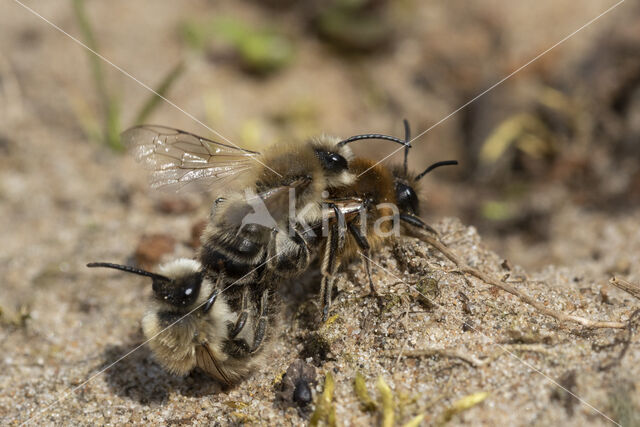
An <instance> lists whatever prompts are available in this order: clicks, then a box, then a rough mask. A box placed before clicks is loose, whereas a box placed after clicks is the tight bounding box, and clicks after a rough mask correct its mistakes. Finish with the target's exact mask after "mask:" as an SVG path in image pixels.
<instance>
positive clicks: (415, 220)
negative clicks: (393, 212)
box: [400, 213, 439, 236]
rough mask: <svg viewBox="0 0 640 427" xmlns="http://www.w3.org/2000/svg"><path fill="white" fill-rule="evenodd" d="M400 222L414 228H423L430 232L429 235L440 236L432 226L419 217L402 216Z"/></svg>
mask: <svg viewBox="0 0 640 427" xmlns="http://www.w3.org/2000/svg"><path fill="white" fill-rule="evenodd" d="M400 220H401V221H404V222H406V223H407V224H410V225H413V226H414V227H418V228H422V229H423V230H426V231H428V232H429V233H433V234H435V235H436V236H438V235H439V234H438V232H437V231H436V230H434V229H433V228H432V227H431V226H430V225H428V224H425V223H424V221H422V220H421V219H420V218H418V217H417V216H413V215H409V214H404V213H402V214H400Z"/></svg>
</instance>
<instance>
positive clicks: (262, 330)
mask: <svg viewBox="0 0 640 427" xmlns="http://www.w3.org/2000/svg"><path fill="white" fill-rule="evenodd" d="M268 300H269V290H268V289H265V290H264V291H263V292H262V296H261V297H260V317H259V318H258V320H257V322H256V329H255V331H254V333H253V346H252V347H251V350H250V353H255V352H256V351H258V350H259V349H260V346H261V345H262V343H263V342H264V337H265V335H266V333H267V323H268V321H269V319H268V314H267V310H268V306H269V302H268Z"/></svg>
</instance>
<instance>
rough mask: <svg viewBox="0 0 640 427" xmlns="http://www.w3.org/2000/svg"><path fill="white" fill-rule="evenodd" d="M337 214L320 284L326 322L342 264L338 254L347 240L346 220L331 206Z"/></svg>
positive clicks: (326, 251)
mask: <svg viewBox="0 0 640 427" xmlns="http://www.w3.org/2000/svg"><path fill="white" fill-rule="evenodd" d="M329 206H330V207H332V208H333V210H334V212H335V213H336V218H337V219H338V221H337V223H332V224H331V225H330V226H329V238H328V240H327V244H326V247H325V251H324V258H323V260H322V267H321V273H322V282H321V284H320V301H321V302H322V321H323V322H324V321H326V320H327V317H329V307H330V306H331V292H332V291H333V279H334V275H335V274H336V271H337V270H338V267H339V265H340V262H339V260H338V257H337V255H338V252H339V251H340V250H342V248H343V247H344V240H345V234H346V233H345V228H346V227H345V224H346V222H345V219H344V215H343V214H342V211H340V209H338V207H337V206H336V205H334V204H330V205H329Z"/></svg>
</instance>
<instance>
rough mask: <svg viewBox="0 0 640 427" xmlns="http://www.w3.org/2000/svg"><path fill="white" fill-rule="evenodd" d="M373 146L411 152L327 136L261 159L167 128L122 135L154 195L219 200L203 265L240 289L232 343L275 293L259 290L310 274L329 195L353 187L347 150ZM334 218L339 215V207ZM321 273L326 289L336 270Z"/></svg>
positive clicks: (234, 291)
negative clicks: (251, 304) (165, 192)
mask: <svg viewBox="0 0 640 427" xmlns="http://www.w3.org/2000/svg"><path fill="white" fill-rule="evenodd" d="M367 139H383V140H388V141H392V142H395V143H398V144H402V145H404V146H406V145H408V141H406V140H402V139H398V138H395V137H392V136H388V135H381V134H364V135H355V136H352V137H350V138H347V139H343V140H340V139H338V138H333V137H328V136H323V137H319V138H312V139H310V140H308V141H306V142H304V143H294V142H291V143H285V144H280V145H276V146H274V147H270V148H269V149H267V150H266V151H265V152H264V154H261V153H258V152H255V151H249V150H244V149H242V148H238V147H234V146H231V145H228V144H222V143H219V142H215V141H212V140H209V139H206V138H203V137H199V136H197V135H194V134H192V133H189V132H185V131H180V130H176V129H171V128H166V127H163V126H138V127H134V128H132V129H130V130H128V131H126V132H125V133H124V134H123V140H124V141H125V142H126V143H127V144H129V145H131V146H132V147H133V152H134V155H135V157H136V159H137V160H138V161H139V162H141V163H142V164H143V165H145V166H146V167H148V168H150V169H151V170H152V173H151V186H152V187H156V188H157V187H169V188H176V189H183V188H186V187H189V186H191V187H193V186H200V187H201V188H204V189H206V190H207V191H210V192H213V193H214V194H216V196H217V198H216V201H215V203H214V206H213V207H212V210H211V215H210V221H209V223H208V225H207V227H206V230H205V232H204V233H203V236H202V239H201V240H202V247H201V249H200V252H199V254H198V259H199V261H200V262H201V263H202V266H203V268H204V271H206V272H208V274H213V275H215V276H216V277H218V278H219V280H221V282H222V284H223V285H227V284H231V283H233V284H234V286H233V287H231V288H230V289H229V290H228V292H227V293H228V295H229V298H230V299H231V304H232V308H233V309H234V310H237V311H238V312H239V313H240V315H239V316H238V319H237V321H236V324H235V327H234V328H233V330H232V331H231V337H232V338H233V337H234V336H235V335H236V334H239V333H240V332H241V331H242V329H243V327H244V325H245V322H246V318H247V316H248V315H249V310H248V306H247V304H248V301H250V300H251V299H258V300H259V299H261V298H262V296H261V295H260V294H259V292H266V289H268V288H269V286H263V285H261V284H264V283H278V282H280V281H281V280H282V279H283V278H287V277H291V276H294V275H296V274H299V273H301V272H303V271H305V270H306V269H307V268H308V266H309V264H310V263H311V261H312V260H313V259H314V258H315V257H316V254H317V252H318V250H321V248H322V246H323V245H324V242H325V240H326V237H327V236H325V235H322V233H320V235H319V234H318V231H323V230H320V228H321V225H322V224H323V219H324V217H325V215H324V214H325V209H323V198H324V197H326V195H327V194H329V193H328V191H329V190H331V189H338V188H348V187H349V186H350V185H353V183H354V182H355V179H356V176H355V175H354V173H353V171H352V170H351V169H350V167H349V163H350V161H351V160H352V159H353V153H352V152H351V149H350V148H349V146H348V144H350V143H352V142H355V141H360V140H367ZM224 187H226V188H224ZM223 188H224V189H223ZM334 214H336V215H341V211H340V210H338V209H337V207H334ZM326 228H327V227H326ZM334 228H335V225H334V224H333V223H332V224H330V225H329V226H328V229H330V231H329V234H330V236H329V240H331V239H335V238H336V232H335V231H331V230H333V229H334ZM325 258H326V257H325ZM322 271H323V275H324V277H325V278H324V279H323V284H324V282H325V281H327V280H328V278H330V277H332V275H333V273H334V268H333V266H332V265H329V264H327V263H323V267H322ZM267 300H268V299H267ZM236 302H238V304H237V305H236Z"/></svg>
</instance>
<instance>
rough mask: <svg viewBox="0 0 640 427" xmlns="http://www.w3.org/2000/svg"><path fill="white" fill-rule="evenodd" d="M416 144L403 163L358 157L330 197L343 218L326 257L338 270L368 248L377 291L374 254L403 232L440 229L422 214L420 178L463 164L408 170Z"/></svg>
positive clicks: (326, 290)
mask: <svg viewBox="0 0 640 427" xmlns="http://www.w3.org/2000/svg"><path fill="white" fill-rule="evenodd" d="M404 127H405V141H409V140H410V139H411V131H410V127H409V123H408V122H407V121H406V120H405V121H404ZM409 149H410V146H409V144H407V145H406V146H405V152H404V164H403V166H393V167H387V166H385V165H383V164H380V163H378V162H376V161H374V160H370V159H364V158H355V159H353V160H352V161H351V162H350V164H349V170H350V172H351V173H352V174H353V175H355V176H356V180H355V182H353V183H352V184H351V185H349V186H344V187H340V188H332V189H331V190H330V191H329V193H330V194H329V196H328V197H327V198H326V199H325V203H326V204H327V205H328V206H330V207H331V209H332V210H334V211H335V212H336V215H335V217H336V218H338V219H339V221H338V222H341V223H342V225H341V226H340V227H335V233H336V234H338V236H337V237H335V238H334V239H333V240H331V239H330V240H329V241H328V242H327V244H326V246H325V258H324V261H323V263H324V264H327V265H330V266H331V271H329V272H328V273H329V274H332V273H335V271H336V270H337V269H338V267H339V265H340V264H341V263H346V262H349V261H350V260H351V259H353V258H355V257H356V256H357V255H358V254H363V255H364V256H363V259H364V264H365V268H366V271H367V276H368V279H369V285H370V288H371V293H372V294H374V295H377V292H376V289H375V286H374V284H373V281H372V278H371V267H370V261H369V259H370V254H371V252H373V251H375V250H376V249H378V248H380V247H381V246H382V245H384V244H386V243H388V242H389V241H390V240H392V239H393V238H395V237H397V236H398V235H400V234H409V235H418V236H419V233H415V231H416V229H419V230H422V231H426V232H429V233H435V234H437V232H436V231H435V230H434V229H433V228H432V227H431V226H429V225H428V224H426V223H425V222H424V221H423V220H422V219H421V218H420V204H421V203H420V198H419V197H418V194H419V184H420V180H421V179H422V178H424V177H425V176H426V175H427V174H428V173H429V172H431V171H433V170H434V169H436V168H439V167H441V166H450V165H457V164H458V162H457V161H456V160H445V161H440V162H436V163H434V164H432V165H430V166H429V167H427V168H426V169H425V170H424V171H422V172H421V173H419V174H413V173H411V172H410V171H409V170H408V167H407V163H408V154H409ZM331 289H332V284H331V281H327V283H326V284H323V286H321V295H320V300H321V302H322V317H323V319H326V318H327V316H328V310H329V307H330V305H331Z"/></svg>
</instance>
